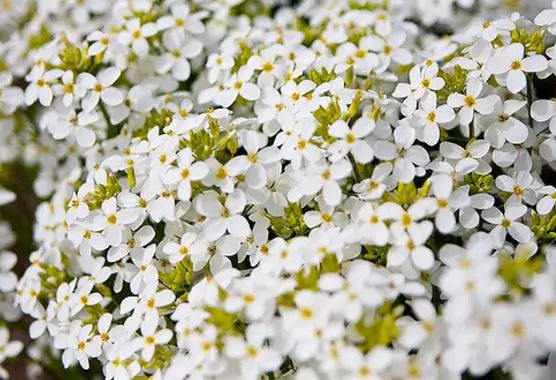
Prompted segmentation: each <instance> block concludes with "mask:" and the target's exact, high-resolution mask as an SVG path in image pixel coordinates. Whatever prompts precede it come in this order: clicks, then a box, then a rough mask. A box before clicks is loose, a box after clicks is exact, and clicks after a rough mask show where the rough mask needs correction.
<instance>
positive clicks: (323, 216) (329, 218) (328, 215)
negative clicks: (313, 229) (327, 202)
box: [322, 212, 332, 223]
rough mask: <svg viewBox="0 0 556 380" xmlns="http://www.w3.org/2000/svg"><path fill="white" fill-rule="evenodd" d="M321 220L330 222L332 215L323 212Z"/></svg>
mask: <svg viewBox="0 0 556 380" xmlns="http://www.w3.org/2000/svg"><path fill="white" fill-rule="evenodd" d="M322 220H324V221H325V222H326V223H330V222H331V221H332V215H330V214H329V213H326V212H325V213H324V214H322Z"/></svg>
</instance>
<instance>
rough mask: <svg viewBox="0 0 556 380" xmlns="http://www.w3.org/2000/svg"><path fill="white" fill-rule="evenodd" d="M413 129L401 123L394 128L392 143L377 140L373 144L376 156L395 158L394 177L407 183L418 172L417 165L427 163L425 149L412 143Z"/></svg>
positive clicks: (384, 158)
mask: <svg viewBox="0 0 556 380" xmlns="http://www.w3.org/2000/svg"><path fill="white" fill-rule="evenodd" d="M414 142H415V129H414V128H411V127H408V126H405V125H401V126H399V127H397V128H396V129H395V130H394V143H391V142H389V141H383V140H378V141H376V142H375V145H374V152H375V155H376V157H378V158H379V159H381V160H395V162H394V173H393V175H394V178H395V179H396V180H397V181H402V182H404V183H409V182H411V181H413V178H414V177H415V176H416V175H418V174H419V170H418V169H416V166H417V167H420V166H424V165H426V164H428V163H429V155H428V153H427V151H426V150H425V149H424V148H423V147H421V146H419V145H414V144H413V143H414Z"/></svg>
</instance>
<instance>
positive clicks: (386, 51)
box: [382, 45, 394, 55]
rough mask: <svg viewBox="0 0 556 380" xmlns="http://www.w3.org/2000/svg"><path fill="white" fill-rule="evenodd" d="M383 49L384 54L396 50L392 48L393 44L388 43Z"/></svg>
mask: <svg viewBox="0 0 556 380" xmlns="http://www.w3.org/2000/svg"><path fill="white" fill-rule="evenodd" d="M382 51H383V53H384V54H386V55H390V54H392V52H393V51H394V48H392V46H391V45H386V46H385V47H384V49H383V50H382Z"/></svg>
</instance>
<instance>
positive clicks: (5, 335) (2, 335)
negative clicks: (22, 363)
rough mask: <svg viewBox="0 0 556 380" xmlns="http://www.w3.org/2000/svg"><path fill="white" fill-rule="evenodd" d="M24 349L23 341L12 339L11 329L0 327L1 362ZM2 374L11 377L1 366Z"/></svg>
mask: <svg viewBox="0 0 556 380" xmlns="http://www.w3.org/2000/svg"><path fill="white" fill-rule="evenodd" d="M22 349H23V343H21V342H20V341H17V340H12V341H10V331H9V330H8V329H7V328H6V327H1V328H0V364H1V363H3V362H4V361H6V359H8V358H13V357H16V356H17V355H19V353H20V352H21V350H22ZM0 376H2V377H4V378H6V379H7V378H9V375H8V372H7V371H6V370H5V369H4V368H3V367H2V366H0Z"/></svg>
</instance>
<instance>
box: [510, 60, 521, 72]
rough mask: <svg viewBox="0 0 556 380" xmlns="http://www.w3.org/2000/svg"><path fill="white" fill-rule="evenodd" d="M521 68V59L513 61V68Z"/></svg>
mask: <svg viewBox="0 0 556 380" xmlns="http://www.w3.org/2000/svg"><path fill="white" fill-rule="evenodd" d="M519 69H521V61H513V62H512V70H519Z"/></svg>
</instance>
